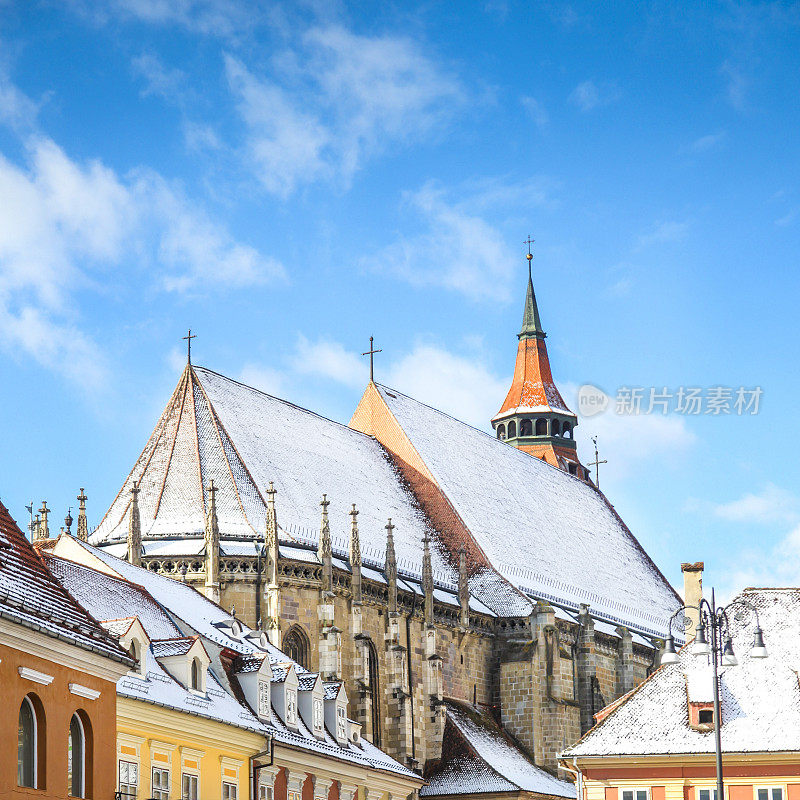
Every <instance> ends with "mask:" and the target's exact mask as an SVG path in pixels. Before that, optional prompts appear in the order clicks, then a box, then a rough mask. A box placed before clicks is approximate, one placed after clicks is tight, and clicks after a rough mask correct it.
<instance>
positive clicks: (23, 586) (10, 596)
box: [0, 503, 133, 664]
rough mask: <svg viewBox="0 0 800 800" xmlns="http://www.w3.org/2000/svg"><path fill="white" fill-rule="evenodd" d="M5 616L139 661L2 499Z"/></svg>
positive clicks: (0, 584)
mask: <svg viewBox="0 0 800 800" xmlns="http://www.w3.org/2000/svg"><path fill="white" fill-rule="evenodd" d="M0 616H3V617H6V618H7V619H11V620H13V621H14V622H17V623H19V624H21V625H25V626H26V627H29V628H32V629H34V630H38V631H41V632H42V633H44V634H46V635H47V636H51V637H53V638H54V639H60V640H62V641H65V642H69V643H70V644H72V645H75V646H76V647H80V648H81V649H82V650H89V651H92V652H95V653H98V654H100V655H103V656H105V657H107V658H111V659H114V660H115V661H119V662H122V663H123V664H132V663H133V661H132V660H131V658H130V656H129V655H128V653H126V652H125V651H124V650H122V649H121V648H120V646H119V645H118V644H117V642H116V641H115V640H114V639H113V638H112V637H111V635H110V634H109V633H108V632H107V631H106V630H105V629H104V628H103V627H102V626H101V625H100V624H99V622H98V621H97V620H96V619H95V618H94V617H92V616H91V615H90V614H89V613H87V611H86V609H85V608H84V607H82V606H81V605H80V604H79V603H78V602H77V601H76V599H75V598H74V597H72V596H71V595H70V594H69V593H68V592H67V591H66V590H65V589H64V588H63V587H62V586H61V585H60V584H59V582H58V581H57V580H56V579H55V577H54V576H53V575H52V574H51V573H50V572H49V571H48V570H47V568H46V566H45V564H44V562H43V561H42V560H41V559H40V558H39V556H38V555H37V553H36V551H35V549H34V548H33V546H32V545H31V543H30V542H29V541H28V540H27V539H26V538H25V535H24V534H23V533H22V531H21V530H20V529H19V528H18V527H17V524H16V523H15V522H14V520H13V519H12V517H11V514H10V513H9V512H8V509H7V508H6V507H5V506H4V505H3V504H2V503H0ZM115 616H118V615H115Z"/></svg>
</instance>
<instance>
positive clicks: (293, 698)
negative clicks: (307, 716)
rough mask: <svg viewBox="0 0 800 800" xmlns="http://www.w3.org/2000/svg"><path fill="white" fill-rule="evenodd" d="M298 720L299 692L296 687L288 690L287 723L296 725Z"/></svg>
mask: <svg viewBox="0 0 800 800" xmlns="http://www.w3.org/2000/svg"><path fill="white" fill-rule="evenodd" d="M296 722H297V692H296V691H295V690H294V689H287V690H286V724H287V725H294V724H296Z"/></svg>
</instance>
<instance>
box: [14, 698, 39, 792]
mask: <svg viewBox="0 0 800 800" xmlns="http://www.w3.org/2000/svg"><path fill="white" fill-rule="evenodd" d="M26 704H27V707H28V709H29V711H30V715H31V721H32V731H31V785H30V786H29V785H28V784H26V783H20V776H19V772H20V758H19V756H20V742H19V716H20V715H21V714H22V709H23V707H25V706H26ZM23 780H24V779H23ZM17 786H18V787H19V788H22V789H38V788H39V720H38V718H37V714H36V706H34V704H33V700H31V698H30V696H29V695H27V694H26V695H25V697H23V698H22V702H21V703H20V705H19V714H18V715H17Z"/></svg>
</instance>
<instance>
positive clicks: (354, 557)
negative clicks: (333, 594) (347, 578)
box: [350, 503, 362, 604]
mask: <svg viewBox="0 0 800 800" xmlns="http://www.w3.org/2000/svg"><path fill="white" fill-rule="evenodd" d="M350 519H351V523H350V573H351V576H352V579H351V585H352V592H353V603H357V604H359V603H361V600H362V592H361V541H360V539H359V536H358V509H357V508H356V504H355V503H353V508H352V509H351V510H350Z"/></svg>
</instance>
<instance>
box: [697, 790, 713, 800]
mask: <svg viewBox="0 0 800 800" xmlns="http://www.w3.org/2000/svg"><path fill="white" fill-rule="evenodd" d="M697 800H717V790H716V789H698V790H697Z"/></svg>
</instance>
